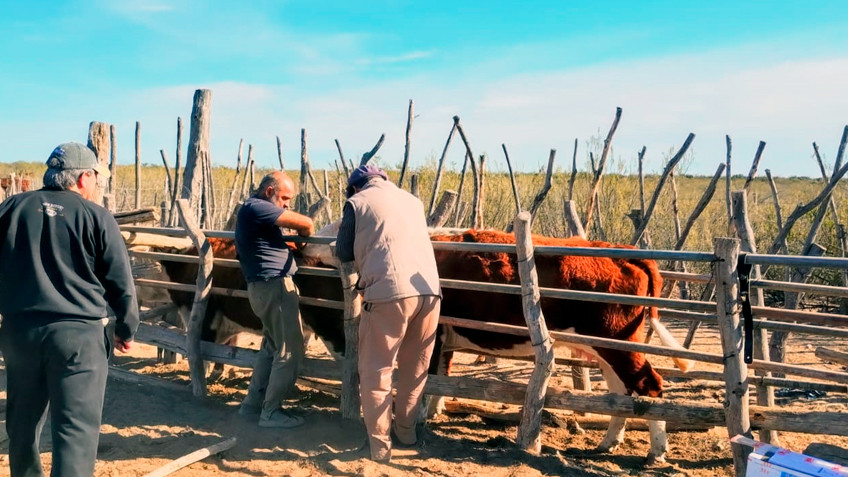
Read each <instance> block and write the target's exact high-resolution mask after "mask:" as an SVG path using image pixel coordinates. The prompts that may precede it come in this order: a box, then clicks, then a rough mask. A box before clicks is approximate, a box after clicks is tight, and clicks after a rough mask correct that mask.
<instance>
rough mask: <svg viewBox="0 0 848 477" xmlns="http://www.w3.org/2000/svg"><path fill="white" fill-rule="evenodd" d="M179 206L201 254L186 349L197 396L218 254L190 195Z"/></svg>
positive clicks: (202, 387)
mask: <svg viewBox="0 0 848 477" xmlns="http://www.w3.org/2000/svg"><path fill="white" fill-rule="evenodd" d="M177 210H178V211H179V213H180V219H181V220H182V223H183V227H185V230H186V232H187V233H188V236H189V238H191V242H192V243H193V244H194V246H195V248H197V255H198V257H197V261H198V264H197V265H198V266H197V289H196V290H195V292H194V302H192V304H191V315H190V316H189V320H188V331H186V353H188V367H189V374H190V376H191V392H192V394H193V395H194V396H195V397H203V396H205V395H206V367H205V366H204V365H203V355H202V354H201V351H200V333H201V330H202V324H203V316H204V315H206V305H207V303H208V302H209V296H210V295H211V292H212V264H213V262H214V260H215V257H213V256H212V247H211V246H210V245H209V242H208V241H207V240H206V236H205V235H204V234H203V231H202V230H200V227H199V226H198V225H197V220H196V219H195V217H194V212H193V211H194V209H193V208H192V206H191V203H190V202H189V201H188V200H187V199H180V200H178V201H177Z"/></svg>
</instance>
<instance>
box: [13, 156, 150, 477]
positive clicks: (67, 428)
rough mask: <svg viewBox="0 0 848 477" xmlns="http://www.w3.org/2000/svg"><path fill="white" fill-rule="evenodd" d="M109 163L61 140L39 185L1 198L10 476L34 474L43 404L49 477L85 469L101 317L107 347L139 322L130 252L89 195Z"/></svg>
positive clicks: (94, 421) (93, 438)
mask: <svg viewBox="0 0 848 477" xmlns="http://www.w3.org/2000/svg"><path fill="white" fill-rule="evenodd" d="M108 174H109V170H108V169H107V168H106V167H105V166H103V165H101V164H99V163H98V162H97V158H96V157H95V156H94V152H92V151H91V150H90V149H89V148H87V147H85V146H84V145H82V144H78V143H66V144H62V145H60V146H58V147H56V149H54V150H53V152H52V153H51V154H50V157H49V159H47V171H46V172H45V173H44V188H43V189H40V190H36V191H31V192H25V193H23V194H18V195H15V196H12V197H10V198H8V199H7V200H6V201H5V202H3V203H2V204H0V314H2V315H3V325H2V327H0V350H2V351H3V357H4V358H5V360H6V380H7V392H8V396H7V400H6V430H7V431H8V433H9V466H10V469H11V475H12V476H13V477H18V476H33V475H43V473H42V469H41V458H40V456H39V449H38V439H39V436H40V435H41V428H42V426H43V425H44V422H45V417H46V414H47V409H48V405H47V404H48V402H49V404H50V406H49V409H50V422H51V429H52V437H53V464H52V470H51V473H50V475H53V476H72V477H74V476H86V477H89V476H91V474H92V473H94V461H95V457H96V455H97V442H98V439H99V437H100V419H101V415H102V412H103V396H104V392H105V390H106V375H107V373H108V363H107V356H108V344H107V342H106V335H105V332H104V322H105V321H108V320H106V318H107V316H108V314H109V312H108V310H107V305H108V306H109V307H110V308H111V309H112V310H113V311H114V313H115V317H116V319H117V322H116V326H115V342H114V345H115V348H117V349H118V350H120V351H127V350H129V349H130V346H131V345H132V340H133V335H134V334H135V332H136V328H137V327H138V303H137V301H136V293H135V285H134V284H133V281H132V273H131V270H130V262H129V257H128V256H127V250H126V247H125V246H124V241H123V239H122V238H121V232H120V230H119V229H118V224H117V223H116V222H115V218H114V217H112V214H110V213H109V211H107V210H106V209H104V208H103V207H100V206H99V205H96V204H94V203H93V202H91V199H92V198H93V197H94V195H95V192H96V191H97V176H98V175H106V176H108Z"/></svg>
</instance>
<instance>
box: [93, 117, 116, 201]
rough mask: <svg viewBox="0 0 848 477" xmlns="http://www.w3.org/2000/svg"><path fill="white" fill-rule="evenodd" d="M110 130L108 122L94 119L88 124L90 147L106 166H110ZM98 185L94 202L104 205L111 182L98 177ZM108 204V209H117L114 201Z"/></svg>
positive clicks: (98, 159) (101, 163)
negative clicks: (104, 196) (105, 194)
mask: <svg viewBox="0 0 848 477" xmlns="http://www.w3.org/2000/svg"><path fill="white" fill-rule="evenodd" d="M110 132H111V127H110V125H109V124H107V123H102V122H99V121H92V122H91V124H89V125H88V147H89V149H91V150H92V151H94V155H95V156H96V157H97V162H99V163H100V165H102V166H105V167H109V148H110V144H109V134H110ZM97 185H98V186H99V187H98V188H97V191H96V192H95V194H94V197H93V198H92V202H94V203H95V204H98V205H104V200H103V194H104V192H105V191H106V188H107V187H108V186H109V183H108V182H107V179H106V178H105V177H98V179H97ZM108 205H109V207H107V209H109V210H111V211H115V210H116V209H115V206H114V204H112V202H110V203H109V204H108Z"/></svg>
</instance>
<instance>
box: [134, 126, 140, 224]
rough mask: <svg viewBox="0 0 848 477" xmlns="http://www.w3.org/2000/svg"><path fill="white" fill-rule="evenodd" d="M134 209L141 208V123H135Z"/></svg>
mask: <svg viewBox="0 0 848 477" xmlns="http://www.w3.org/2000/svg"><path fill="white" fill-rule="evenodd" d="M135 208H136V209H140V208H141V121H136V122H135Z"/></svg>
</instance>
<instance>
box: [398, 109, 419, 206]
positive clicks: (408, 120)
mask: <svg viewBox="0 0 848 477" xmlns="http://www.w3.org/2000/svg"><path fill="white" fill-rule="evenodd" d="M413 106H414V103H413V101H412V100H411V99H410V100H409V110H408V111H407V115H406V146H404V148H403V165H402V166H401V168H400V178H399V179H398V187H399V188H401V189H403V177H404V175H405V174H406V166H407V165H409V147H410V143H411V137H410V133H411V131H412V120H413V118H414V115H413V113H412V110H413ZM413 195H414V196H415V197H418V194H413Z"/></svg>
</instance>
